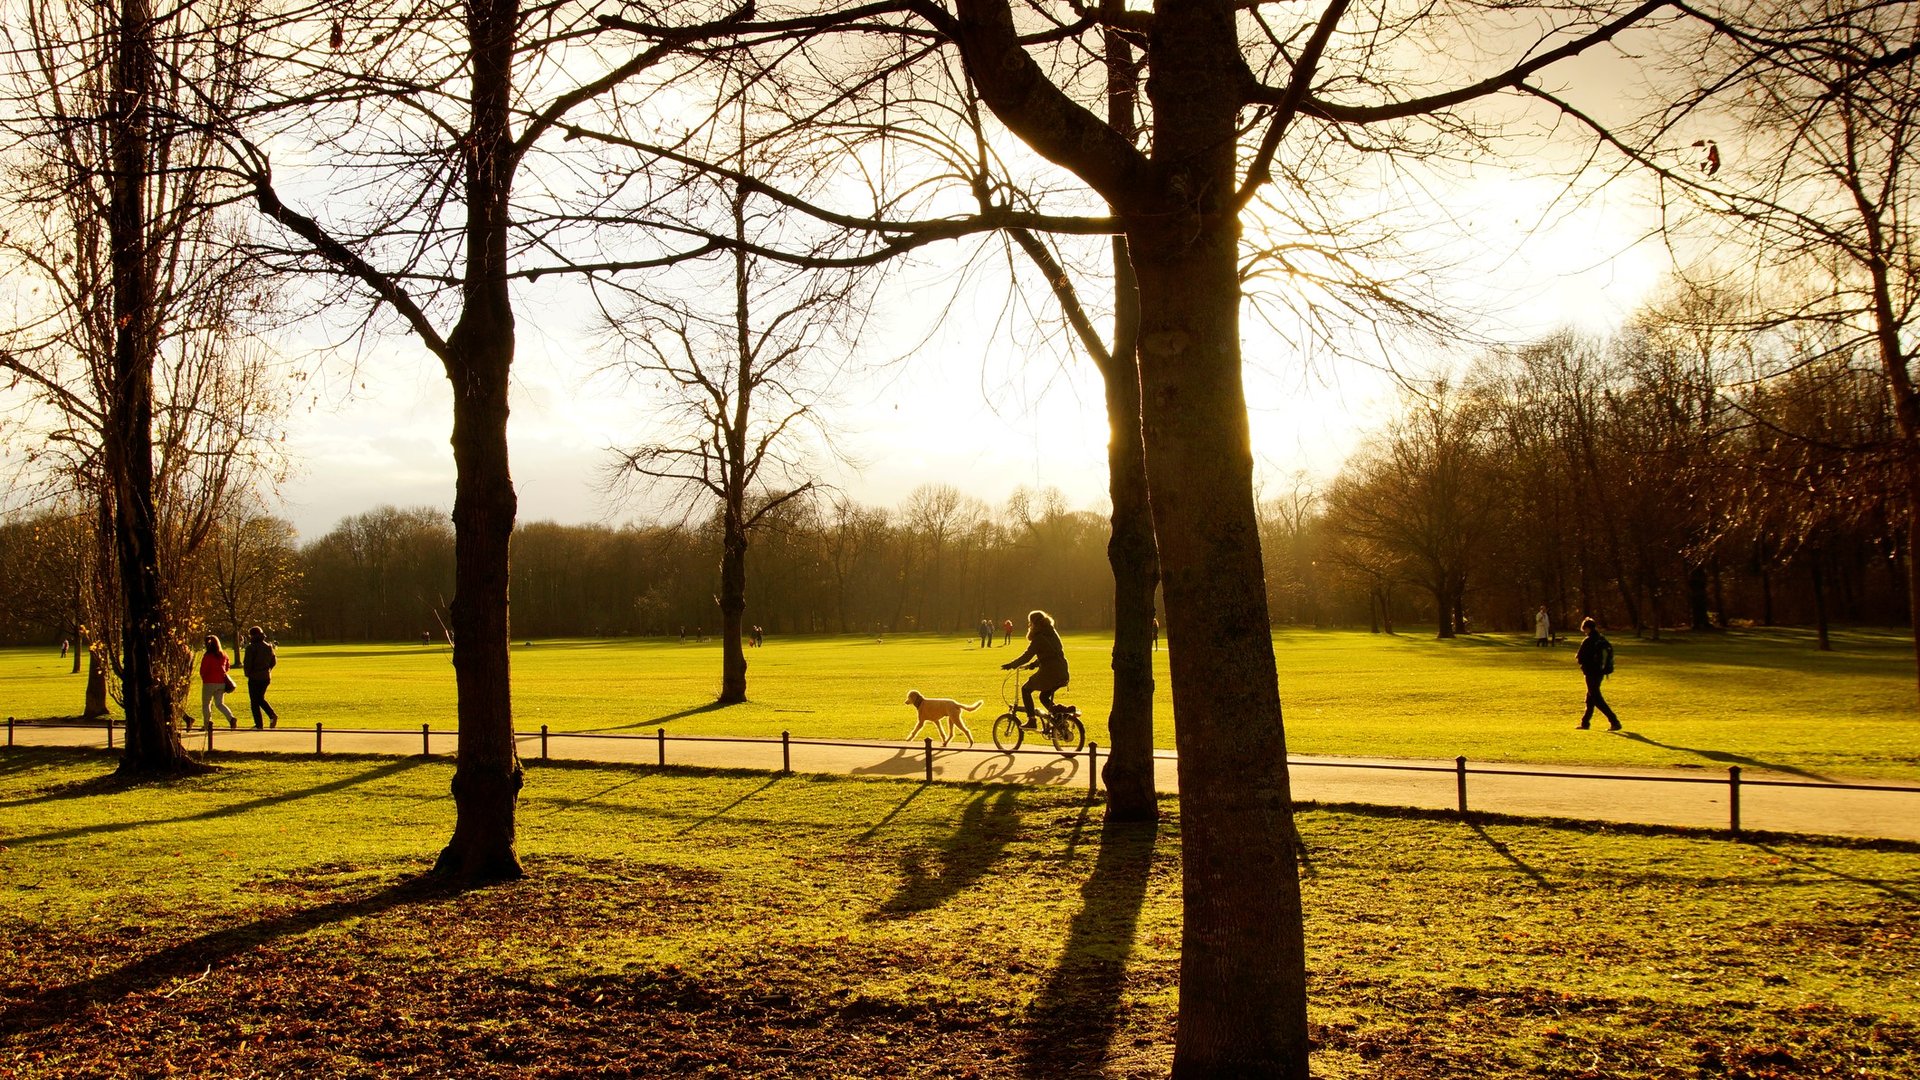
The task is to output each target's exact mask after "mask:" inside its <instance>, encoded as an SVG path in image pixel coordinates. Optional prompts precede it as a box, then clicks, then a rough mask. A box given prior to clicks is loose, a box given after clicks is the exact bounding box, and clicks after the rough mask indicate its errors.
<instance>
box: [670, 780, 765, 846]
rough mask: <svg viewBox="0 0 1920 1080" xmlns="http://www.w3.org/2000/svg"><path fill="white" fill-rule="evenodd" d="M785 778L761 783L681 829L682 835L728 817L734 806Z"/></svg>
mask: <svg viewBox="0 0 1920 1080" xmlns="http://www.w3.org/2000/svg"><path fill="white" fill-rule="evenodd" d="M783 779H785V778H784V777H781V776H775V777H774V778H773V779H771V780H769V781H767V782H766V783H764V784H761V785H760V786H759V787H757V788H754V789H753V790H752V791H749V792H747V793H746V794H745V795H742V796H740V797H739V798H737V799H735V800H733V801H732V802H730V803H728V804H727V805H725V806H723V807H721V808H720V809H718V810H715V811H714V812H713V813H711V814H708V815H707V816H706V817H703V818H701V819H700V820H699V821H696V822H694V823H692V824H691V825H688V826H687V827H686V828H684V829H681V830H680V835H681V836H685V835H687V834H688V833H690V832H692V831H693V830H695V829H697V828H699V827H700V826H702V825H706V824H710V823H712V822H715V821H718V820H720V819H721V818H723V817H726V816H727V814H728V813H730V812H732V810H733V809H734V807H737V806H739V805H740V804H741V803H744V802H746V801H747V800H748V799H751V798H753V797H754V796H755V795H758V794H760V793H761V792H763V791H765V790H767V789H768V788H770V787H772V786H774V785H775V784H778V783H779V782H780V781H781V780H783Z"/></svg>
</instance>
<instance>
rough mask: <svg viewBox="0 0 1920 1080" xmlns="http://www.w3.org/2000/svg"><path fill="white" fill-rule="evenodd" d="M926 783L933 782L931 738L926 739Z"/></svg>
mask: <svg viewBox="0 0 1920 1080" xmlns="http://www.w3.org/2000/svg"><path fill="white" fill-rule="evenodd" d="M927 783H929V784H931V783H933V740H932V739H928V740H927Z"/></svg>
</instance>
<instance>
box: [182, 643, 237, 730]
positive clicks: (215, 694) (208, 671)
mask: <svg viewBox="0 0 1920 1080" xmlns="http://www.w3.org/2000/svg"><path fill="white" fill-rule="evenodd" d="M206 647H207V651H206V652H204V653H201V654H200V719H201V720H203V721H205V722H206V725H207V726H208V727H212V726H213V711H214V710H215V709H218V710H220V715H221V716H224V717H226V718H227V726H228V727H230V728H237V727H239V726H240V718H239V717H237V716H235V715H233V710H232V709H229V708H227V695H228V694H231V693H233V675H232V671H233V661H232V660H229V659H228V658H227V654H226V650H224V649H222V648H221V647H220V638H219V635H217V634H208V635H207V641H206ZM187 726H188V727H189V728H191V727H192V726H193V724H192V718H191V717H189V718H188V724H187Z"/></svg>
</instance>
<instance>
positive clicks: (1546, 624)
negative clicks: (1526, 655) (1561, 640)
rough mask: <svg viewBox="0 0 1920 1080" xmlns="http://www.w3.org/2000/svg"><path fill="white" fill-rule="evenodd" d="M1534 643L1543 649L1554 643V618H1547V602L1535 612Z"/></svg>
mask: <svg viewBox="0 0 1920 1080" xmlns="http://www.w3.org/2000/svg"><path fill="white" fill-rule="evenodd" d="M1533 643H1534V644H1535V645H1538V646H1540V647H1541V648H1543V649H1544V648H1546V647H1547V646H1549V645H1552V644H1553V620H1551V619H1549V618H1547V605H1545V604H1541V605H1540V610H1539V611H1536V612H1534V613H1533Z"/></svg>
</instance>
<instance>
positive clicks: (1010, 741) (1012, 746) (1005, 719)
mask: <svg viewBox="0 0 1920 1080" xmlns="http://www.w3.org/2000/svg"><path fill="white" fill-rule="evenodd" d="M1026 736H1027V733H1026V732H1025V731H1023V730H1022V729H1021V727H1020V718H1019V717H1017V716H1015V715H1013V714H1012V713H1010V712H1008V713H1001V714H1000V715H999V716H997V717H994V720H993V745H995V746H997V747H999V748H1000V749H1002V750H1007V751H1013V750H1018V749H1020V740H1022V739H1024V738H1026Z"/></svg>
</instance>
